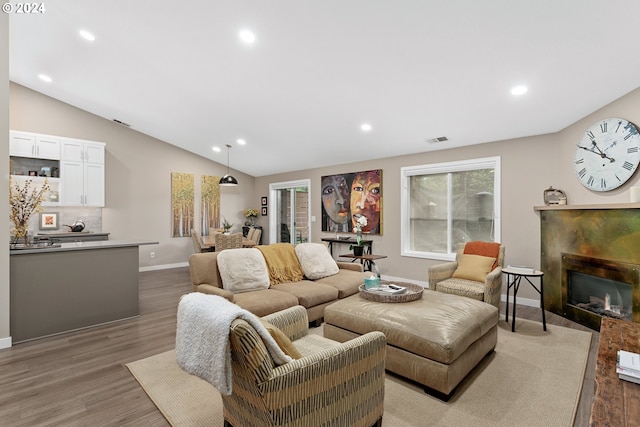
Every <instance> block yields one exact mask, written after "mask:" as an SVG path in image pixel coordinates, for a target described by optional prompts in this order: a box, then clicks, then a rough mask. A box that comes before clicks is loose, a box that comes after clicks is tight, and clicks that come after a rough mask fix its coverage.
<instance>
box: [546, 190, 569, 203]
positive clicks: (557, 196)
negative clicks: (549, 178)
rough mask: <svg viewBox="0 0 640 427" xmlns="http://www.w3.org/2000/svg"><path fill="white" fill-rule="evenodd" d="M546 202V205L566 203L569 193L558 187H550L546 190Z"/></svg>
mask: <svg viewBox="0 0 640 427" xmlns="http://www.w3.org/2000/svg"><path fill="white" fill-rule="evenodd" d="M544 204H545V205H547V206H548V205H566V204H567V195H566V194H565V192H564V191H562V190H558V189H557V188H553V187H549V188H547V189H546V190H544Z"/></svg>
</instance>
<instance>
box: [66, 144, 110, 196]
mask: <svg viewBox="0 0 640 427" xmlns="http://www.w3.org/2000/svg"><path fill="white" fill-rule="evenodd" d="M60 153H61V155H60V157H61V160H60V181H61V182H60V186H61V193H60V204H61V205H62V206H97V207H102V206H104V193H105V192H104V181H105V180H104V174H105V169H104V157H105V144H104V143H101V142H94V141H83V140H78V139H70V138H64V139H63V140H62V143H61V151H60Z"/></svg>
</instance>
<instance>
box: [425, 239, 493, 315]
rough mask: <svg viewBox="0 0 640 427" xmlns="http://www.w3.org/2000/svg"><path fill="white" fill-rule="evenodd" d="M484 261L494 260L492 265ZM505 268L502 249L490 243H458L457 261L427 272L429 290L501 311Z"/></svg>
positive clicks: (434, 267) (429, 269) (432, 268)
mask: <svg viewBox="0 0 640 427" xmlns="http://www.w3.org/2000/svg"><path fill="white" fill-rule="evenodd" d="M467 255H471V257H468V256H467ZM483 258H493V262H491V261H490V260H489V259H483ZM503 266H504V246H503V245H500V244H499V243H490V242H468V243H459V244H458V247H457V251H456V260H455V261H453V262H446V263H443V264H438V265H434V266H431V267H429V268H428V269H427V278H428V281H429V288H430V289H433V290H435V291H438V292H444V293H448V294H456V295H462V296H465V297H469V298H473V299H477V300H480V301H484V302H487V303H489V304H492V305H494V306H496V307H498V308H500V294H501V291H502V267H503Z"/></svg>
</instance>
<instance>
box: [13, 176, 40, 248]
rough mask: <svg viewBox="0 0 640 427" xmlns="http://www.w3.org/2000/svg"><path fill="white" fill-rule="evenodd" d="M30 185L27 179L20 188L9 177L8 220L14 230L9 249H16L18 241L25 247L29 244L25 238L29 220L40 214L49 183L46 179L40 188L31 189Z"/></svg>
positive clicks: (30, 182)
mask: <svg viewBox="0 0 640 427" xmlns="http://www.w3.org/2000/svg"><path fill="white" fill-rule="evenodd" d="M31 184H32V180H30V179H29V180H27V181H25V183H24V187H20V185H19V184H15V185H14V184H13V180H12V179H11V177H10V178H9V202H10V204H11V215H10V218H11V221H12V222H13V226H14V228H15V231H14V236H13V239H12V240H11V248H16V247H17V246H18V243H19V242H20V241H22V242H23V243H24V244H25V246H26V245H28V244H29V239H28V238H27V234H28V233H29V220H30V219H31V217H32V216H33V215H34V214H36V213H39V212H42V207H41V206H40V205H41V204H42V202H43V201H44V199H45V197H44V195H45V193H46V192H47V191H48V190H49V181H48V180H47V179H46V178H45V180H44V184H42V187H40V188H31Z"/></svg>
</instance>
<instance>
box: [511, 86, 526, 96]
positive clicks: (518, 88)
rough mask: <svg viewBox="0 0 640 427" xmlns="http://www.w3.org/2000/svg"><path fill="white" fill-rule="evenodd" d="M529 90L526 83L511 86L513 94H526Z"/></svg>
mask: <svg viewBox="0 0 640 427" xmlns="http://www.w3.org/2000/svg"><path fill="white" fill-rule="evenodd" d="M528 90H529V88H527V87H526V86H525V85H518V86H514V87H512V88H511V95H524V94H525V93H527V91H528Z"/></svg>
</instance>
